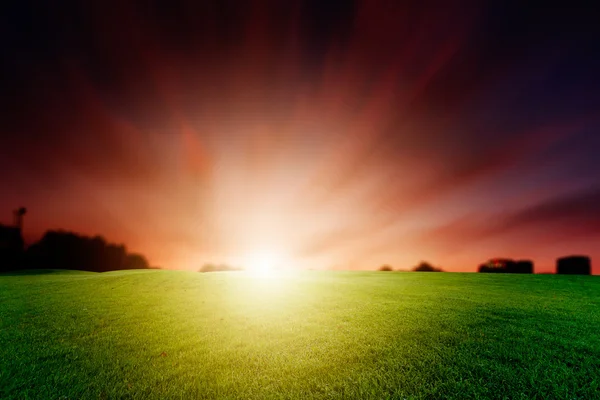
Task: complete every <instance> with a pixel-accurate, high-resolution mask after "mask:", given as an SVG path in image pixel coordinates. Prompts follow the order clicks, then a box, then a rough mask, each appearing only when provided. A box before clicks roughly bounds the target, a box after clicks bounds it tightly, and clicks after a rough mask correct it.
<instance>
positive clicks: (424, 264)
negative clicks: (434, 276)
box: [412, 261, 443, 272]
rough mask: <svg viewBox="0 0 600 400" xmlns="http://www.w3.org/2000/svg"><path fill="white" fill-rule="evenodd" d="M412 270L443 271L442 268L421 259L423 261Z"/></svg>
mask: <svg viewBox="0 0 600 400" xmlns="http://www.w3.org/2000/svg"><path fill="white" fill-rule="evenodd" d="M412 270H413V271H414V272H443V271H442V269H441V268H435V267H434V266H433V265H431V264H429V263H428V262H425V261H421V263H420V264H419V265H417V266H416V267H414V268H413V269H412Z"/></svg>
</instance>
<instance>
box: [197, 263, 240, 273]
mask: <svg viewBox="0 0 600 400" xmlns="http://www.w3.org/2000/svg"><path fill="white" fill-rule="evenodd" d="M241 270H242V269H241V268H236V267H232V266H229V265H226V264H210V263H209V264H204V265H203V266H202V267H201V268H200V270H199V272H218V271H241Z"/></svg>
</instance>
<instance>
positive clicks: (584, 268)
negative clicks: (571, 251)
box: [556, 256, 592, 275]
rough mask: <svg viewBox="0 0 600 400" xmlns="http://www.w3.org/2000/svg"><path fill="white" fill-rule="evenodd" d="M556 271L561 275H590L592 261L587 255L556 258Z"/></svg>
mask: <svg viewBox="0 0 600 400" xmlns="http://www.w3.org/2000/svg"><path fill="white" fill-rule="evenodd" d="M556 273H557V274H561V275H591V273H592V262H591V260H590V258H589V257H587V256H569V257H562V258H559V259H558V260H556Z"/></svg>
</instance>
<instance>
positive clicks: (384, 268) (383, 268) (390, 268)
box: [378, 264, 394, 271]
mask: <svg viewBox="0 0 600 400" xmlns="http://www.w3.org/2000/svg"><path fill="white" fill-rule="evenodd" d="M393 270H394V269H393V268H392V267H390V266H389V265H387V264H386V265H382V266H381V267H379V269H378V271H393Z"/></svg>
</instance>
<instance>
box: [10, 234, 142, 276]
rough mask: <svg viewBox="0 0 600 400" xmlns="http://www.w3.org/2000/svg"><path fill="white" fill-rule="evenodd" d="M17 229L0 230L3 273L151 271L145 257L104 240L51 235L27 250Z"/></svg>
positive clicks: (73, 235)
mask: <svg viewBox="0 0 600 400" xmlns="http://www.w3.org/2000/svg"><path fill="white" fill-rule="evenodd" d="M15 229H16V228H12V227H0V271H9V270H20V269H73V270H82V271H94V272H107V271H117V270H129V269H149V268H150V265H149V263H148V260H147V259H146V258H145V257H144V256H143V255H141V254H137V253H129V252H128V251H127V248H126V247H125V245H123V244H114V243H109V242H107V241H106V239H104V238H103V237H102V236H93V237H90V236H84V235H79V234H77V233H73V232H67V231H61V230H59V231H48V232H46V233H45V234H44V236H43V237H42V238H41V239H40V240H39V241H37V242H36V243H34V244H32V245H31V246H29V247H28V248H26V249H25V247H24V244H23V240H22V238H21V235H20V230H17V231H15Z"/></svg>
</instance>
